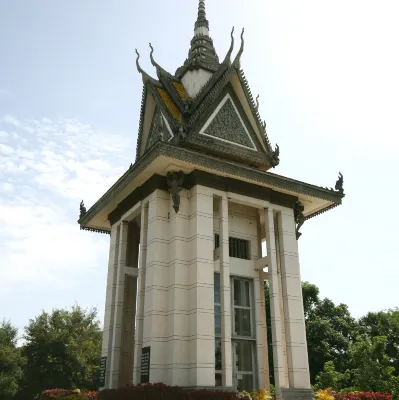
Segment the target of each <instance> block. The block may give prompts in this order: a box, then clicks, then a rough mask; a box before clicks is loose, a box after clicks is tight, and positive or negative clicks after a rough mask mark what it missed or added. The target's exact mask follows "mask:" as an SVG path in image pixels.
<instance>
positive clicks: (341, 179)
mask: <svg viewBox="0 0 399 400" xmlns="http://www.w3.org/2000/svg"><path fill="white" fill-rule="evenodd" d="M335 190H338V192H340V193H344V176H343V175H342V174H341V172H340V173H339V175H338V180H337V182H336V183H335Z"/></svg>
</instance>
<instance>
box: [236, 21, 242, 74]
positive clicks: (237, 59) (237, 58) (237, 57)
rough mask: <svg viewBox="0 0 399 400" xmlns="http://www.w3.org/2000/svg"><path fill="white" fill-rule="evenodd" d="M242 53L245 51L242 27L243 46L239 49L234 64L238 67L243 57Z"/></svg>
mask: <svg viewBox="0 0 399 400" xmlns="http://www.w3.org/2000/svg"><path fill="white" fill-rule="evenodd" d="M242 53H244V28H242V32H241V47H240V50H239V51H238V53H237V55H236V58H235V60H234V65H235V66H236V67H237V68H240V59H241V56H242Z"/></svg>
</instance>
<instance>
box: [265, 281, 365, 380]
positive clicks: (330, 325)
mask: <svg viewBox="0 0 399 400" xmlns="http://www.w3.org/2000/svg"><path fill="white" fill-rule="evenodd" d="M265 297H266V324H267V328H268V347H269V364H270V379H271V382H272V383H274V371H273V356H272V355H273V352H272V337H271V321H270V300H269V290H268V285H267V283H266V284H265ZM302 297H303V305H304V315H305V324H306V336H307V342H308V355H309V370H310V379H311V382H312V384H315V383H316V377H317V375H318V374H319V373H320V372H322V371H323V368H324V365H325V364H326V363H327V362H328V361H333V363H334V367H335V369H336V370H337V372H339V373H341V374H345V372H346V370H347V369H348V368H349V367H350V359H349V346H350V344H351V343H352V341H353V340H354V337H356V335H357V332H358V323H357V322H356V320H355V319H354V318H353V317H352V316H351V315H350V313H349V310H348V307H347V306H346V305H345V304H339V305H335V304H334V303H333V302H332V301H331V300H329V299H323V300H321V299H320V297H319V289H318V287H317V286H316V285H313V284H310V283H308V282H303V283H302Z"/></svg>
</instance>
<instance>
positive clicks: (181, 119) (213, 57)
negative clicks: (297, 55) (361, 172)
mask: <svg viewBox="0 0 399 400" xmlns="http://www.w3.org/2000/svg"><path fill="white" fill-rule="evenodd" d="M150 49H151V52H150V59H151V63H152V65H153V66H154V67H155V69H156V76H157V78H153V77H151V76H150V75H149V74H148V73H147V72H145V71H144V70H143V69H142V68H141V66H140V55H139V53H138V52H137V50H136V53H137V60H136V64H137V70H138V71H139V72H140V73H141V75H142V79H143V94H142V102H141V111H140V123H139V132H138V139H137V149H136V162H135V163H134V164H131V166H130V168H129V169H128V171H127V172H126V173H125V174H124V175H123V176H122V177H121V178H120V179H119V180H118V181H117V182H116V183H115V184H114V185H113V186H112V187H111V188H110V189H109V190H108V191H107V193H105V194H104V195H103V196H102V197H101V199H99V200H98V201H97V202H96V204H94V205H93V206H92V207H91V208H90V209H89V210H88V211H86V208H85V207H84V204H83V202H82V203H81V207H80V211H81V213H80V219H79V224H80V226H81V229H87V230H92V231H96V232H104V233H109V231H110V227H111V225H112V224H113V223H115V222H116V221H117V220H118V218H121V216H122V215H123V213H124V212H126V211H127V210H128V209H129V207H132V205H134V204H136V203H137V202H138V201H140V200H142V199H144V198H145V196H147V195H148V194H149V193H151V191H152V190H154V188H155V187H157V188H162V190H168V187H167V185H168V183H167V180H166V176H165V174H166V173H167V168H169V167H168V165H169V164H170V163H171V162H172V163H173V165H174V167H173V168H175V167H176V165H179V166H180V168H182V169H184V170H185V171H188V172H187V175H186V179H185V180H184V184H183V187H184V188H185V189H190V188H191V187H192V186H193V185H195V184H205V185H208V186H211V187H217V188H221V189H223V190H227V191H231V192H235V193H238V194H247V195H251V196H252V197H255V198H261V199H263V200H269V201H271V202H274V203H275V204H280V205H283V206H285V207H290V208H293V210H294V213H295V219H296V222H297V224H298V226H297V231H298V232H297V235H298V237H299V235H300V233H299V228H300V226H302V224H303V223H304V221H305V220H307V219H310V218H313V217H315V216H317V215H320V214H322V213H324V212H326V211H328V210H330V209H332V208H334V207H336V206H338V205H339V204H341V202H342V199H343V197H344V190H343V177H342V175H341V174H340V176H339V179H338V181H337V183H336V186H335V189H332V188H331V189H328V188H323V187H317V186H314V185H311V184H308V183H305V182H299V181H296V180H293V179H290V178H286V177H282V176H279V175H276V174H272V173H270V172H268V170H269V169H271V168H273V167H275V166H277V165H278V164H279V155H280V149H279V147H278V145H276V146H275V147H273V146H272V145H271V143H270V141H269V138H268V135H267V132H266V122H264V121H263V120H262V119H261V117H260V114H259V101H258V97H259V96H258V97H257V98H256V100H254V97H253V95H252V93H251V90H250V87H249V84H248V81H247V79H246V77H245V74H244V71H243V70H242V69H241V66H240V61H241V57H242V54H243V52H244V29H243V30H242V32H241V44H240V48H239V50H238V52H237V54H236V56H235V57H234V58H232V55H233V51H234V28H233V29H232V32H231V45H230V48H229V50H228V52H227V54H226V56H225V57H224V59H223V61H222V62H220V61H219V57H218V55H217V53H216V50H215V48H214V46H213V41H212V38H211V37H210V35H209V21H208V20H207V18H206V10H205V2H204V0H199V6H198V15H197V20H196V22H195V25H194V36H193V39H192V40H191V47H190V50H189V54H188V58H187V59H186V61H185V62H184V64H183V65H182V66H181V67H180V68H178V69H177V71H176V73H175V74H174V75H173V74H171V73H169V72H168V71H166V70H165V69H164V68H162V67H161V66H160V64H158V62H157V61H156V60H155V56H154V48H153V47H152V45H151V43H150ZM196 72H198V74H197V73H196ZM201 74H202V75H201ZM200 75H201V79H202V80H201V79H199V78H198V76H200ZM190 79H198V81H196V82H195V83H198V84H199V85H200V86H201V87H200V89H199V90H195V91H192V90H191V89H190V90H189V89H188V86H185V85H187V82H190ZM191 82H193V81H191ZM188 85H189V84H188ZM188 91H190V93H191V94H192V96H191V97H190V96H189V94H188ZM189 171H191V172H189ZM221 177H223V179H220V178H221Z"/></svg>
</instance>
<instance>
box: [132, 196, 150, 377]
mask: <svg viewBox="0 0 399 400" xmlns="http://www.w3.org/2000/svg"><path fill="white" fill-rule="evenodd" d="M147 231H148V203H146V204H143V205H142V208H141V225H140V260H139V277H138V282H137V310H136V338H135V345H134V365H133V383H135V384H137V383H140V375H141V349H142V345H143V322H144V300H145V275H146V273H145V272H146V265H147Z"/></svg>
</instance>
